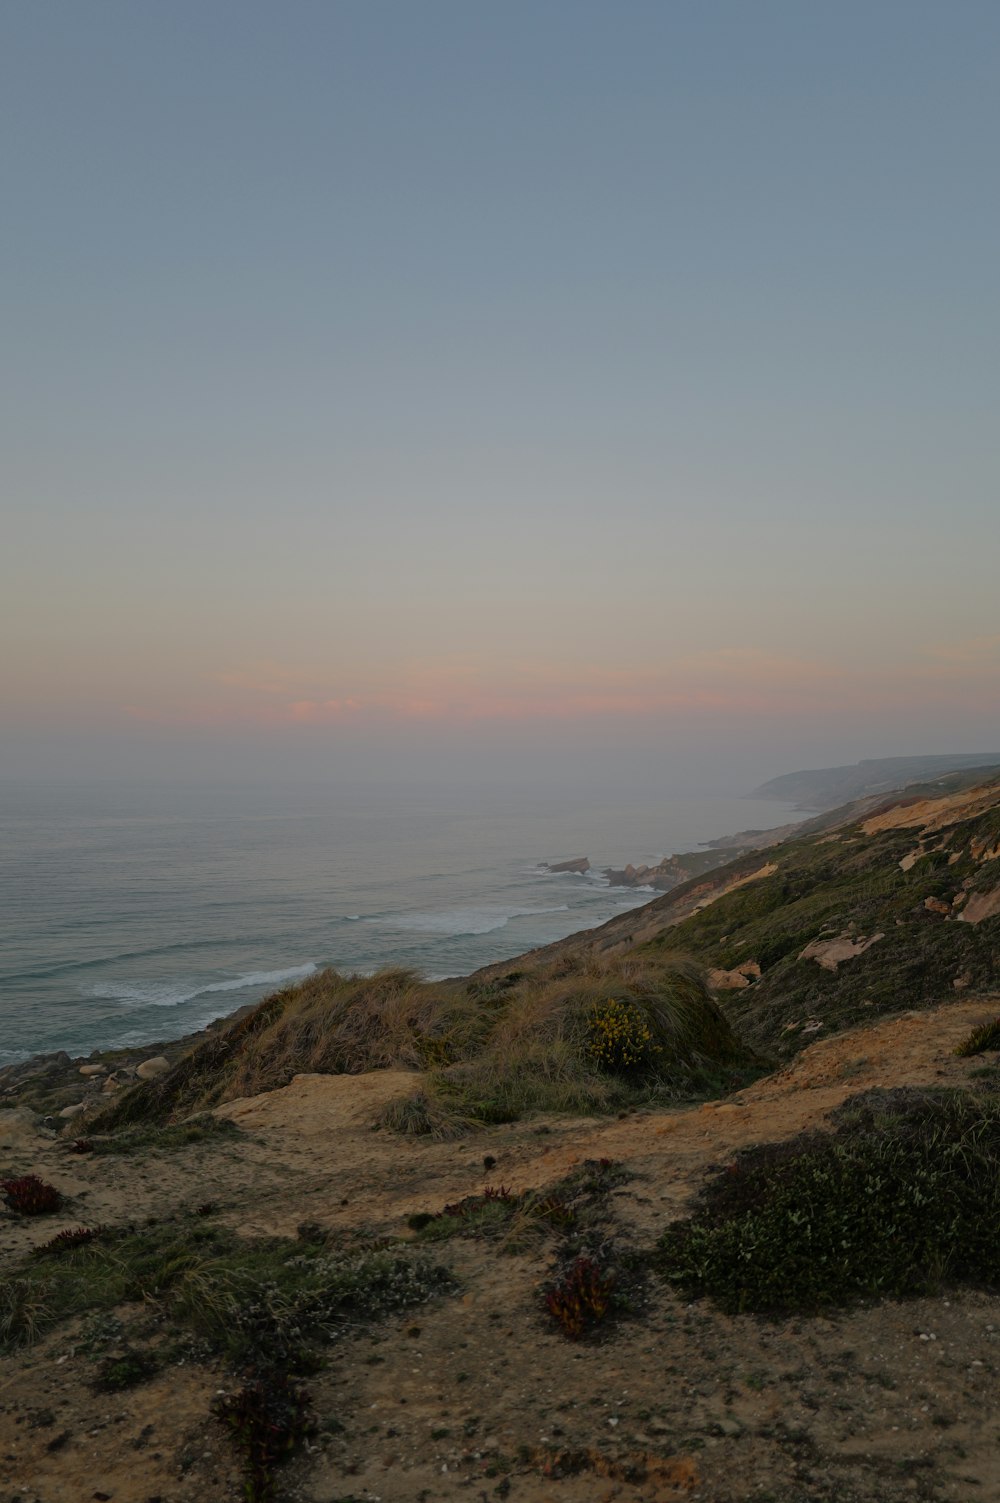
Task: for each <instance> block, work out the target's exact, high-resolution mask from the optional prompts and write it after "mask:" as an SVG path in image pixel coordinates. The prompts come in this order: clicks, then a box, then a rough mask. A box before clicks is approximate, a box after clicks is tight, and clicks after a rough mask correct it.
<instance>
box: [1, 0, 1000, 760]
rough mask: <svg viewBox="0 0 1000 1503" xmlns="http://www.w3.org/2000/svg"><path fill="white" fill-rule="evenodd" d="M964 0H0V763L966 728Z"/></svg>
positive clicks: (561, 747) (650, 745) (991, 382)
mask: <svg viewBox="0 0 1000 1503" xmlns="http://www.w3.org/2000/svg"><path fill="white" fill-rule="evenodd" d="M998 64H1000V7H998V6H997V5H996V4H995V3H994V0H988V3H977V0H940V3H934V4H929V3H925V0H864V3H855V0H838V3H836V4H832V3H816V0H755V3H754V4H753V5H748V4H746V3H745V0H697V3H695V0H656V3H647V0H602V3H595V0H530V3H528V0H504V3H503V4H487V3H483V0H419V3H414V0H322V3H313V0H282V3H281V4H278V3H276V0H271V3H266V4H265V3H260V0H238V3H237V0H196V3H192V0H172V3H171V4H170V5H169V6H153V5H146V4H137V3H135V0H126V3H121V0H94V3H92V4H89V5H80V4H79V3H78V0H70V3H62V0H10V3H8V4H7V5H6V6H5V7H4V8H3V12H2V16H0V194H2V200H0V201H2V203H3V222H4V228H3V234H2V236H0V328H2V338H0V383H2V384H0V480H2V504H3V511H4V518H5V521H4V527H3V535H4V539H5V543H4V547H3V549H2V556H0V631H2V641H3V643H4V651H3V653H2V661H0V772H9V773H13V774H15V775H20V774H31V775H37V776H43V777H49V776H52V777H56V776H64V775H67V774H69V773H80V774H81V775H84V774H85V775H94V776H107V777H123V776H139V777H141V776H154V775H155V776H162V775H164V774H168V773H176V774H177V775H183V776H185V777H196V776H202V775H204V776H206V777H209V776H226V775H230V776H234V777H235V776H240V777H254V776H258V775H259V776H265V775H267V776H279V777H281V776H286V777H290V778H291V777H326V776H331V775H335V774H338V773H343V774H344V775H347V774H351V775H356V776H365V777H370V778H375V779H378V778H386V777H396V776H399V775H402V774H404V773H412V774H413V775H414V776H428V777H441V778H459V777H461V778H466V777H474V776H481V777H483V778H487V779H488V778H490V777H511V778H521V779H524V780H532V779H535V778H544V777H559V778H578V779H580V780H584V781H585V780H586V779H590V778H604V779H607V778H612V777H616V778H626V779H628V778H632V779H635V780H639V781H642V780H646V781H648V782H650V783H655V782H656V781H657V780H662V779H665V778H666V779H669V780H671V781H672V782H673V783H674V784H675V785H679V784H690V785H692V786H694V785H698V786H699V787H715V786H718V787H720V788H722V787H723V786H725V787H727V788H728V787H737V786H739V785H747V786H749V785H750V784H752V783H754V782H756V781H760V779H762V778H764V777H767V776H770V775H774V774H776V773H779V772H783V771H788V770H791V769H792V768H795V767H799V766H811V765H813V766H814V765H827V764H830V763H836V762H841V761H854V760H856V759H857V758H860V757H866V756H878V755H897V754H899V755H901V754H906V753H921V752H928V753H929V752H980V751H982V752H986V753H994V752H998V751H1000V723H998V721H1000V716H998V708H1000V692H998V691H1000V612H998V604H997V602H998V591H997V585H996V574H997V563H998V558H1000V505H998V494H997V492H998V486H997V480H998V473H1000V460H998V453H1000V446H998V443H997V410H998V398H1000V195H998V194H997V192H996V161H997V149H998V146H1000V90H998V89H997V76H998Z"/></svg>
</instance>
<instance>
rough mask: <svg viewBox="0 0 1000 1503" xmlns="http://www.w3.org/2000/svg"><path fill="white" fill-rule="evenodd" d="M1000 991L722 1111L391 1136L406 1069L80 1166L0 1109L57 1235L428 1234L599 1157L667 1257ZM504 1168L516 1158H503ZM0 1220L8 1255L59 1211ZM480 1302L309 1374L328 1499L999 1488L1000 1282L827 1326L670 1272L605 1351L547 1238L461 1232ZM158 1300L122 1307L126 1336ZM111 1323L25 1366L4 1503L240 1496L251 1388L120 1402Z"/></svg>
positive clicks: (627, 1210)
mask: <svg viewBox="0 0 1000 1503" xmlns="http://www.w3.org/2000/svg"><path fill="white" fill-rule="evenodd" d="M998 1005H1000V1001H998V999H992V998H986V999H983V998H980V999H978V1000H975V1001H962V1002H954V1001H951V1002H949V1003H948V1005H947V1006H944V1007H942V1008H940V1009H938V1010H936V1011H931V1012H920V1013H915V1014H910V1015H904V1016H902V1017H897V1018H894V1019H888V1020H885V1021H882V1022H880V1023H877V1024H875V1025H874V1026H872V1027H868V1028H862V1029H857V1030H855V1031H853V1032H851V1033H846V1034H841V1035H839V1036H837V1037H835V1038H832V1039H825V1040H823V1041H822V1042H819V1043H817V1044H814V1045H813V1046H812V1047H811V1048H809V1049H807V1050H805V1051H804V1052H803V1053H802V1054H801V1055H799V1056H798V1057H797V1058H796V1060H795V1061H794V1062H793V1063H792V1064H790V1065H789V1066H788V1067H787V1068H786V1069H784V1070H782V1071H780V1072H779V1073H777V1074H775V1075H772V1076H769V1077H767V1078H765V1079H763V1080H761V1081H759V1082H757V1083H756V1084H755V1085H753V1086H752V1087H750V1088H748V1089H747V1090H745V1091H743V1092H741V1093H740V1094H739V1095H738V1096H736V1097H733V1098H730V1099H728V1100H726V1101H724V1102H717V1103H711V1104H708V1105H704V1106H701V1107H691V1108H682V1109H678V1110H674V1111H658V1112H648V1113H636V1114H632V1115H629V1116H626V1117H624V1118H622V1119H613V1120H599V1121H598V1120H594V1119H546V1120H544V1121H535V1122H529V1123H519V1124H514V1125H512V1126H509V1127H503V1128H494V1129H490V1130H488V1131H485V1132H482V1133H479V1134H476V1135H474V1136H472V1137H469V1138H466V1139H464V1140H462V1141H459V1142H449V1143H436V1142H429V1141H426V1140H420V1139H401V1138H399V1137H396V1136H393V1135H391V1134H389V1133H386V1132H382V1131H375V1130H373V1126H372V1124H373V1121H374V1118H375V1116H376V1114H377V1112H378V1110H379V1108H380V1107H381V1106H382V1105H384V1104H385V1102H387V1101H388V1100H390V1099H392V1098H393V1097H395V1096H398V1095H400V1094H405V1093H408V1092H410V1091H411V1090H413V1089H414V1087H415V1084H416V1077H414V1076H413V1075H411V1074H407V1073H405V1072H398V1071H392V1072H388V1071H387V1072H380V1073H377V1074H371V1075H363V1076H354V1077H345V1076H337V1077H334V1076H315V1075H305V1076H298V1077H296V1079H295V1080H294V1081H293V1082H292V1083H291V1084H290V1085H289V1086H287V1087H285V1088H284V1089H283V1090H279V1091H274V1092H271V1093H269V1094H267V1095H263V1096H259V1097H254V1098H251V1099H248V1100H244V1101H235V1102H229V1103H227V1104H226V1105H225V1106H223V1107H221V1108H220V1109H219V1114H220V1115H223V1116H226V1117H229V1118H230V1119H232V1120H233V1121H234V1122H236V1123H237V1124H238V1126H239V1127H240V1128H241V1129H243V1132H244V1134H245V1136H243V1137H240V1138H238V1139H234V1140H228V1139H227V1140H222V1141H220V1142H218V1143H215V1142H211V1143H201V1144H195V1145H193V1146H191V1147H189V1148H185V1149H180V1150H174V1151H172V1152H170V1153H169V1154H168V1153H163V1152H148V1153H146V1154H145V1155H143V1156H133V1157H130V1158H121V1159H120V1158H114V1157H100V1158H98V1157H93V1158H75V1157H70V1156H68V1155H67V1153H66V1149H65V1144H64V1143H63V1142H60V1141H58V1140H57V1139H55V1138H54V1137H53V1136H52V1135H51V1134H49V1133H46V1132H42V1131H39V1129H38V1128H37V1127H36V1126H35V1125H34V1124H33V1123H32V1122H31V1121H30V1119H28V1118H27V1116H26V1114H22V1113H20V1112H17V1111H14V1112H2V1113H0V1164H4V1165H9V1166H10V1167H12V1168H16V1169H17V1171H18V1172H21V1173H27V1172H35V1173H39V1174H41V1175H43V1177H45V1178H46V1179H49V1180H51V1181H52V1182H54V1183H55V1184H56V1185H58V1186H59V1188H60V1189H61V1190H63V1191H64V1193H66V1194H67V1195H68V1196H69V1197H71V1204H70V1210H69V1214H68V1215H67V1216H66V1217H65V1218H62V1219H60V1221H59V1225H60V1226H62V1225H74V1224H77V1223H79V1222H84V1223H86V1224H89V1225H96V1224H99V1223H106V1224H116V1223H121V1222H123V1221H136V1220H140V1219H142V1218H145V1217H148V1216H164V1215H167V1214H169V1213H171V1212H173V1211H176V1210H178V1209H181V1208H185V1207H193V1206H196V1205H198V1204H200V1203H202V1202H206V1201H213V1202H215V1203H216V1204H217V1206H218V1214H219V1215H220V1217H221V1219H223V1220H224V1221H225V1222H227V1223H228V1224H230V1225H231V1226H232V1227H234V1228H236V1229H238V1230H239V1231H241V1232H243V1233H244V1234H247V1235H263V1234H273V1233H281V1234H285V1235H294V1233H295V1230H296V1227H297V1226H298V1225H299V1224H300V1223H302V1222H303V1221H310V1222H319V1223H321V1224H324V1225H327V1226H329V1227H331V1228H337V1227H350V1228H352V1229H356V1230H364V1231H365V1232H366V1233H370V1234H372V1235H388V1236H400V1235H403V1236H405V1235H408V1233H407V1231H406V1218H407V1217H408V1216H409V1215H410V1214H412V1213H413V1212H415V1211H424V1210H427V1211H433V1210H438V1209H440V1207H441V1206H442V1205H443V1204H444V1203H445V1202H446V1201H452V1200H456V1199H459V1198H461V1197H462V1196H464V1195H469V1194H472V1193H475V1192H477V1191H481V1190H482V1188H483V1185H484V1183H485V1182H491V1183H498V1182H502V1183H504V1184H506V1185H509V1186H511V1187H512V1188H513V1189H514V1190H516V1191H520V1190H524V1189H527V1188H531V1187H536V1186H540V1185H544V1184H546V1183H547V1182H549V1181H552V1180H555V1179H557V1178H559V1177H560V1176H561V1175H563V1174H565V1172H566V1171H567V1170H568V1169H570V1168H571V1167H573V1166H574V1165H575V1164H578V1163H579V1162H581V1161H582V1160H584V1159H587V1158H600V1157H607V1158H613V1159H617V1160H621V1161H623V1162H624V1163H625V1164H626V1165H627V1167H628V1168H629V1170H630V1171H631V1172H632V1173H633V1175H634V1176H635V1178H634V1179H633V1180H632V1181H631V1182H630V1183H629V1184H628V1185H626V1186H624V1187H623V1188H622V1189H621V1190H619V1191H617V1192H616V1193H615V1197H614V1211H615V1222H616V1229H617V1232H618V1234H619V1235H620V1236H621V1237H623V1238H625V1239H628V1240H630V1241H631V1242H633V1243H634V1244H635V1245H637V1246H644V1247H648V1246H649V1245H650V1244H651V1243H652V1241H653V1239H654V1238H655V1237H656V1236H657V1234H658V1233H659V1232H660V1231H661V1230H662V1228H663V1227H664V1226H665V1225H666V1223H667V1222H668V1220H670V1219H671V1218H673V1217H675V1216H677V1215H678V1214H681V1213H682V1212H683V1210H684V1208H685V1206H686V1205H687V1204H688V1203H689V1202H690V1199H691V1196H692V1195H693V1193H694V1192H695V1191H696V1189H697V1188H698V1187H699V1186H700V1185H701V1184H702V1183H703V1181H704V1177H705V1174H706V1171H707V1170H708V1169H709V1168H710V1167H711V1166H713V1165H717V1164H719V1163H724V1162H725V1161H726V1160H727V1159H728V1158H729V1157H730V1156H731V1155H732V1154H733V1152H734V1151H736V1150H737V1149H739V1148H740V1147H743V1146H745V1145H748V1144H751V1143H756V1142H761V1141H765V1140H774V1139H779V1138H784V1137H787V1136H790V1135H792V1134H794V1133H797V1132H799V1131H801V1130H803V1129H804V1128H808V1127H813V1126H817V1125H822V1124H823V1122H824V1121H825V1119H826V1118H827V1116H828V1114H829V1113H830V1111H832V1110H833V1109H834V1108H835V1107H837V1106H838V1105H839V1104H840V1103H841V1102H842V1101H843V1100H844V1099H845V1097H847V1096H848V1095H851V1094H853V1093H855V1092H857V1091H859V1090H864V1089H867V1088H868V1087H870V1086H873V1085H900V1084H955V1083H959V1082H961V1081H962V1080H964V1079H966V1078H967V1077H968V1074H969V1071H970V1069H974V1068H976V1066H977V1064H981V1061H976V1060H972V1061H968V1060H959V1059H957V1058H956V1057H955V1055H954V1049H955V1046H956V1044H957V1043H958V1042H959V1041H960V1040H961V1039H962V1038H964V1037H965V1035H966V1034H967V1033H968V1032H969V1030H970V1028H971V1027H973V1026H975V1025H976V1024H978V1023H981V1022H984V1021H986V1020H987V1019H989V1018H992V1017H994V1016H995V1015H996V1012H997V1010H998ZM484 1155H490V1156H492V1157H493V1158H494V1159H495V1160H496V1165H495V1167H492V1168H491V1169H490V1170H489V1171H488V1172H487V1171H486V1170H485V1169H484V1166H483V1158H484ZM40 1220H42V1221H43V1224H41V1225H40V1224H39V1221H31V1220H27V1221H25V1220H19V1219H18V1218H15V1217H14V1216H13V1215H10V1214H8V1213H3V1215H2V1216H0V1262H2V1269H3V1272H4V1273H6V1272H9V1269H10V1266H11V1263H12V1260H13V1259H14V1258H15V1257H16V1256H17V1255H18V1254H20V1253H22V1252H23V1251H24V1250H26V1248H27V1247H29V1246H30V1245H32V1244H33V1243H36V1242H40V1241H44V1240H47V1239H48V1238H49V1237H51V1236H52V1234H53V1232H54V1231H55V1230H58V1227H57V1226H55V1225H54V1224H53V1219H52V1218H41V1219H40ZM431 1252H432V1253H433V1255H434V1256H437V1257H439V1258H440V1259H441V1260H442V1261H445V1262H448V1263H450V1264H451V1265H452V1266H453V1268H454V1270H455V1272H456V1274H457V1276H458V1278H459V1280H460V1285H461V1287H460V1290H459V1292H458V1293H457V1294H455V1295H453V1296H450V1297H446V1298H444V1299H441V1300H439V1301H438V1302H436V1303H434V1304H432V1305H427V1306H423V1307H420V1308H418V1309H416V1310H414V1311H411V1312H409V1313H408V1314H407V1315H406V1316H405V1317H403V1318H401V1319H400V1318H394V1319H391V1320H389V1321H388V1322H385V1323H383V1324H382V1325H380V1326H376V1327H375V1328H374V1329H372V1328H368V1329H367V1330H365V1331H364V1332H357V1333H352V1332H350V1331H348V1332H345V1336H344V1339H343V1340H342V1341H341V1342H340V1343H339V1344H338V1345H337V1346H336V1347H335V1348H334V1350H333V1353H332V1356H331V1360H330V1363H329V1366H328V1368H327V1370H326V1371H325V1372H323V1373H321V1374H319V1375H317V1376H316V1377H315V1378H313V1379H311V1380H310V1381H309V1387H310V1390H311V1392H312V1394H313V1398H314V1403H315V1408H316V1411H317V1414H318V1416H319V1420H320V1431H319V1434H318V1435H317V1437H316V1439H315V1441H314V1443H313V1446H312V1450H311V1453H310V1454H308V1455H305V1456H303V1457H301V1458H300V1459H299V1460H297V1461H295V1462H293V1463H292V1464H291V1465H290V1466H289V1467H288V1468H286V1469H285V1471H284V1472H283V1474H282V1483H281V1485H282V1488H283V1489H284V1491H283V1492H282V1493H281V1496H282V1497H285V1498H288V1499H297V1500H299V1499H300V1500H309V1503H347V1500H351V1503H354V1500H361V1499H366V1500H374V1499H379V1500H383V1503H432V1500H437V1499H441V1500H448V1499H460V1498H461V1499H467V1500H473V1503H481V1500H482V1499H486V1500H488V1503H492V1500H493V1499H494V1498H499V1499H503V1498H506V1497H508V1496H509V1497H510V1498H511V1499H513V1500H519V1503H549V1500H551V1503H612V1500H621V1503H666V1500H673V1499H680V1498H684V1499H700V1500H713V1503H730V1500H732V1503H735V1500H749V1499H756V1500H764V1503H766V1500H768V1499H770V1500H772V1503H820V1500H822V1503H852V1500H858V1503H862V1500H863V1503H893V1500H897V1499H907V1498H917V1499H934V1500H942V1503H943V1500H954V1503H968V1500H970V1499H974V1498H978V1499H982V1500H984V1503H985V1500H991V1499H995V1498H1000V1449H998V1446H997V1440H998V1430H1000V1420H998V1418H997V1400H998V1398H1000V1389H998V1370H1000V1298H996V1297H993V1296H990V1295H986V1294H983V1293H978V1292H964V1291H963V1292H959V1293H953V1294H951V1295H949V1296H947V1297H941V1298H935V1299H925V1300H919V1301H911V1302H905V1303H904V1302H899V1303H896V1302H888V1303H884V1304H880V1305H877V1306H869V1307H865V1308H859V1309H855V1310H852V1311H850V1312H847V1313H844V1314H840V1315H837V1316H835V1317H833V1318H829V1319H801V1320H782V1321H765V1320H761V1319H757V1318H753V1317H738V1318H730V1317H727V1316H723V1315H721V1314H720V1313H719V1312H718V1311H716V1310H714V1309H713V1308H712V1307H711V1306H710V1305H708V1304H699V1305H695V1306H690V1305H687V1304H686V1303H685V1302H684V1301H683V1300H682V1299H680V1298H679V1297H678V1296H676V1295H675V1294H673V1293H672V1292H670V1291H667V1290H664V1289H662V1288H661V1287H659V1286H658V1285H655V1284H654V1285H652V1286H651V1287H650V1289H649V1291H648V1294H647V1297H646V1301H645V1304H644V1305H643V1306H642V1308H641V1309H639V1310H638V1311H637V1312H636V1314H635V1315H634V1316H633V1317H632V1318H629V1319H627V1320H624V1321H622V1322H620V1323H619V1324H618V1325H617V1326H616V1327H615V1328H614V1329H613V1330H612V1331H610V1332H609V1334H608V1335H607V1337H606V1338H605V1339H603V1340H601V1341H600V1342H598V1343H594V1344H590V1343H582V1344H573V1343H569V1342H567V1341H566V1340H565V1339H564V1338H563V1337H562V1336H561V1335H559V1334H558V1333H556V1332H555V1331H554V1330H553V1328H552V1327H551V1326H550V1325H549V1324H548V1323H547V1321H546V1319H545V1317H544V1315H543V1312H542V1310H541V1303H540V1296H539V1286H540V1284H541V1282H543V1281H544V1278H545V1276H546V1272H547V1269H548V1266H549V1261H550V1259H551V1252H550V1251H547V1250H544V1249H543V1250H540V1251H539V1252H538V1253H536V1254H533V1255H531V1256H525V1255H521V1256H506V1255H504V1254H502V1253H499V1252H498V1251H497V1250H496V1248H495V1247H494V1246H491V1245H487V1244H484V1243H480V1242H472V1241H457V1242H456V1241H453V1242H449V1243H446V1244H440V1245H436V1246H435V1247H433V1248H432V1249H431ZM143 1313H144V1312H142V1311H138V1310H132V1311H129V1310H126V1311H124V1312H122V1315H123V1319H124V1320H125V1322H126V1325H127V1323H128V1322H129V1321H130V1320H133V1319H139V1318H141V1317H142V1315H143ZM87 1340H88V1338H87V1334H86V1331H85V1330H84V1329H83V1328H82V1327H81V1326H79V1325H77V1326H73V1327H69V1326H66V1327H62V1328H60V1329H59V1330H57V1331H55V1332H54V1333H52V1334H51V1335H50V1336H48V1337H47V1338H45V1339H44V1340H43V1341H41V1342H40V1343H39V1344H38V1345H37V1346H36V1347H34V1348H33V1349H31V1350H30V1351H28V1352H26V1353H23V1354H18V1355H17V1356H14V1357H8V1359H7V1360H6V1362H5V1364H4V1370H3V1375H2V1377H0V1477H2V1479H3V1480H2V1482H0V1503H14V1500H15V1499H17V1500H19V1503H36V1500H37V1503H78V1500H79V1503H83V1500H88V1499H91V1498H100V1497H102V1496H104V1497H106V1498H110V1499H114V1500H115V1503H154V1500H159V1503H229V1500H236V1499H238V1498H239V1496H240V1491H239V1479H238V1472H237V1469H236V1467H235V1465H234V1463H233V1460H232V1457H231V1455H230V1452H229V1449H228V1443H227V1442H226V1440H225V1438H224V1436H223V1435H222V1433H221V1431H220V1429H219V1427H218V1425H217V1424H216V1422H214V1421H213V1420H212V1419H211V1418H210V1417H209V1415H208V1405H209V1403H210V1401H211V1398H212V1396H213V1394H214V1393H215V1392H216V1391H217V1390H218V1389H220V1388H224V1387H227V1386H229V1387H231V1386H232V1383H233V1379H232V1377H231V1375H228V1374H225V1373H224V1372H222V1370H221V1369H212V1368H211V1367H208V1368H206V1367H204V1366H201V1365H198V1364H186V1365H184V1366H182V1367H172V1368H169V1369H167V1370H165V1371H164V1372H162V1373H161V1374H160V1375H159V1376H158V1377H156V1378H155V1379H154V1380H153V1381H152V1382H150V1383H148V1384H145V1385H143V1386H142V1387H139V1388H136V1389H133V1390H131V1391H129V1392H126V1393H124V1394H119V1395H111V1396H107V1395H105V1396H96V1395H95V1394H94V1393H93V1391H92V1388H91V1383H92V1378H93V1370H94V1367H93V1354H92V1352H91V1351H89V1350H88V1349H87Z"/></svg>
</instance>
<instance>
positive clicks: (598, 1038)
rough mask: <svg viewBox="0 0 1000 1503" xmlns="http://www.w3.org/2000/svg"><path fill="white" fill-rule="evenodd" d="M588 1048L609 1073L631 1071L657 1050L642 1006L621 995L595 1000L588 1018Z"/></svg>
mask: <svg viewBox="0 0 1000 1503" xmlns="http://www.w3.org/2000/svg"><path fill="white" fill-rule="evenodd" d="M587 1050H588V1053H589V1054H590V1057H591V1059H592V1060H593V1061H594V1062H595V1064H596V1065H597V1066H598V1067H599V1068H600V1069H601V1070H605V1071H607V1072H608V1073H609V1074H612V1075H632V1074H636V1073H638V1071H640V1070H642V1069H644V1068H645V1067H646V1066H647V1065H648V1064H649V1063H650V1062H651V1060H652V1057H653V1055H654V1054H658V1053H659V1052H660V1046H659V1044H656V1043H654V1042H653V1030H652V1029H651V1028H650V1026H649V1023H648V1021H647V1019H646V1015H645V1013H644V1012H643V1010H642V1008H641V1007H638V1006H637V1005H636V1004H635V1003H634V1002H628V1001H625V1000H624V999H623V998H620V997H608V998H607V1000H606V1001H604V1002H597V1003H595V1004H594V1006H593V1007H592V1008H591V1010H590V1014H589V1017H588V1019H587Z"/></svg>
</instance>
